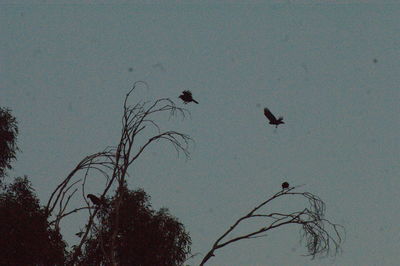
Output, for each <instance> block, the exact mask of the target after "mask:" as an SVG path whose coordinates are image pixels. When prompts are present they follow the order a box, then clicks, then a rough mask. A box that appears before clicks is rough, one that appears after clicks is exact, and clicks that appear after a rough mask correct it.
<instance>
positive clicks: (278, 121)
mask: <svg viewBox="0 0 400 266" xmlns="http://www.w3.org/2000/svg"><path fill="white" fill-rule="evenodd" d="M264 115H265V116H266V117H267V118H268V120H269V123H270V124H271V125H275V128H277V127H278V125H279V124H285V122H283V121H282V120H283V117H282V116H280V117H279V118H278V119H276V117H275V116H274V115H273V114H272V113H271V111H270V110H269V109H268V108H266V107H265V108H264Z"/></svg>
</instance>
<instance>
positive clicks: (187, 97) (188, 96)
mask: <svg viewBox="0 0 400 266" xmlns="http://www.w3.org/2000/svg"><path fill="white" fill-rule="evenodd" d="M179 98H181V99H182V101H183V102H184V103H185V104H187V103H189V102H194V103H197V104H199V102H198V101H196V100H195V99H193V96H192V93H191V92H190V91H183V92H182V94H181V95H180V96H179Z"/></svg>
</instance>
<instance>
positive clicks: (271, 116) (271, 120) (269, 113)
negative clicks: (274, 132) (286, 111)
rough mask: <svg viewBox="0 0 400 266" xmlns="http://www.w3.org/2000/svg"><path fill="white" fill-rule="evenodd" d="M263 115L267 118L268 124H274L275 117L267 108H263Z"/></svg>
mask: <svg viewBox="0 0 400 266" xmlns="http://www.w3.org/2000/svg"><path fill="white" fill-rule="evenodd" d="M264 115H265V116H266V117H267V118H268V120H269V121H270V122H276V117H275V116H274V115H273V114H272V113H271V111H270V110H269V109H268V108H264Z"/></svg>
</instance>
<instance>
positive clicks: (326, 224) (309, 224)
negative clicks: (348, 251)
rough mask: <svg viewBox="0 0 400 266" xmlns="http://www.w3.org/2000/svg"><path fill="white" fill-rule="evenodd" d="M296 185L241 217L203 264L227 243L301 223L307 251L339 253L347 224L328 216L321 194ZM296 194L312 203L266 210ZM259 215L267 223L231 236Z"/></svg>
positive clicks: (322, 253)
mask: <svg viewBox="0 0 400 266" xmlns="http://www.w3.org/2000/svg"><path fill="white" fill-rule="evenodd" d="M296 188H298V187H291V188H289V189H284V190H281V191H279V192H277V193H275V194H274V195H273V196H271V197H270V198H268V199H266V200H265V201H263V202H262V203H260V204H259V205H257V206H255V207H254V208H253V209H252V210H251V211H250V212H249V213H247V214H246V215H244V216H242V217H240V218H239V219H238V220H237V221H236V222H234V223H233V225H232V226H230V227H229V229H228V230H227V231H225V232H224V233H223V234H222V235H221V236H220V237H219V238H218V239H217V240H216V241H215V242H214V244H213V245H212V247H211V249H210V250H209V251H208V252H207V254H206V255H205V256H204V258H203V260H202V261H201V263H200V265H204V264H205V263H206V262H207V261H208V260H209V259H210V258H211V257H213V256H215V254H214V253H215V251H216V250H218V249H220V248H222V247H224V246H227V245H229V244H232V243H234V242H237V241H240V240H243V239H252V238H257V237H265V236H266V234H265V233H266V232H267V231H269V230H272V229H274V228H277V227H281V226H284V225H289V224H298V225H301V232H302V235H301V236H302V240H305V245H306V247H307V250H308V253H307V254H306V255H308V256H311V257H312V258H315V257H316V256H317V255H328V254H330V253H331V252H332V253H334V254H337V253H338V252H339V251H340V245H341V243H342V237H341V233H340V232H339V230H340V229H343V227H342V226H341V225H338V224H334V223H332V222H330V221H329V220H327V219H325V218H324V215H325V203H324V202H323V201H322V200H321V199H320V198H319V197H318V196H316V195H314V194H312V193H310V192H295V191H294V190H295V189H296ZM293 196H294V197H300V198H305V199H306V200H307V202H308V207H307V208H304V209H303V210H301V211H296V212H292V213H280V212H271V213H266V212H265V211H262V208H263V207H265V206H266V205H267V204H268V203H270V202H272V201H274V200H276V199H278V198H283V197H293ZM255 219H264V222H263V224H265V226H262V227H260V228H257V229H254V230H253V231H251V232H250V233H245V234H241V235H239V236H237V237H234V238H231V239H229V240H227V236H228V235H230V233H231V232H233V231H234V230H235V229H236V228H237V227H238V226H239V224H242V223H243V222H245V221H248V220H255Z"/></svg>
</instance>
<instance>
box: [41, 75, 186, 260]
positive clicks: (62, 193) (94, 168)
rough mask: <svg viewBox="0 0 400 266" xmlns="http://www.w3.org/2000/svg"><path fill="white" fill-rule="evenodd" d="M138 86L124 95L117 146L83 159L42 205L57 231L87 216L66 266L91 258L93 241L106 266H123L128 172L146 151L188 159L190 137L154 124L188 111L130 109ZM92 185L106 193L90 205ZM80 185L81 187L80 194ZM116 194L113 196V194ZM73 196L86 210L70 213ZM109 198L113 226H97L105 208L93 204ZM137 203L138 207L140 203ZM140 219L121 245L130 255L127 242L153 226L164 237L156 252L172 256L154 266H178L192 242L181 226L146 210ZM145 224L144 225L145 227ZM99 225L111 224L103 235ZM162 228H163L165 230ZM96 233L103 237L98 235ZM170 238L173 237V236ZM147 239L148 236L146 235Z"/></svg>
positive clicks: (159, 105)
mask: <svg viewBox="0 0 400 266" xmlns="http://www.w3.org/2000/svg"><path fill="white" fill-rule="evenodd" d="M139 83H142V84H145V85H146V86H147V84H146V83H145V82H143V81H138V82H135V83H134V85H133V88H132V89H131V90H130V91H129V92H128V93H127V94H126V97H125V101H124V104H123V115H122V129H121V135H120V140H119V142H118V143H117V145H115V146H111V147H107V148H106V149H104V150H103V151H101V152H98V153H94V154H91V155H88V156H86V157H85V158H83V159H82V160H81V161H80V162H79V163H78V165H77V166H76V167H75V168H74V169H73V170H72V171H71V172H70V173H69V174H68V175H67V177H65V178H64V179H63V180H62V181H61V183H60V184H59V185H58V186H57V187H56V189H55V190H54V191H53V192H52V194H51V196H50V198H49V200H48V203H47V205H46V212H47V213H48V214H49V215H51V216H52V218H53V220H52V221H51V225H52V226H54V227H55V228H59V226H60V223H61V221H62V220H63V219H64V218H65V217H67V216H70V215H73V214H75V213H77V212H80V211H88V220H87V222H86V225H85V227H84V230H83V231H81V232H79V233H78V234H79V236H80V239H79V243H77V244H76V245H74V246H73V249H72V250H71V252H70V253H69V256H68V264H70V265H74V264H76V263H78V262H79V261H80V260H82V259H84V257H83V253H82V251H87V252H88V253H86V254H87V255H90V254H92V253H91V252H92V251H91V250H94V248H93V246H90V245H94V244H93V243H92V242H93V241H97V244H100V247H101V251H102V254H103V255H102V256H103V257H101V259H103V260H101V261H103V262H104V263H106V264H107V265H121V262H120V260H121V259H122V257H120V254H125V253H121V252H122V251H121V247H122V246H123V244H122V242H121V240H120V232H121V230H125V228H120V225H121V222H125V221H129V219H128V218H127V217H129V216H127V215H126V214H121V212H123V211H124V210H126V209H129V208H131V207H129V208H128V207H127V206H129V205H125V202H126V200H124V199H125V197H126V195H125V192H126V191H127V189H126V180H127V178H128V177H129V174H128V172H129V171H128V170H129V167H130V166H131V165H132V164H133V163H134V162H135V161H136V160H137V159H138V158H139V157H140V156H141V155H142V153H143V152H144V151H145V150H147V148H148V147H149V146H150V145H154V144H156V143H159V142H160V141H165V142H167V143H169V144H171V145H172V147H174V148H175V150H176V151H177V153H178V154H179V153H181V152H182V153H183V154H184V155H186V156H187V157H188V156H189V150H188V149H189V142H190V141H191V140H192V139H191V138H190V136H188V135H186V134H183V133H180V132H177V131H174V130H168V129H164V128H163V127H162V126H161V125H159V124H158V123H157V121H156V118H157V117H159V115H162V114H164V113H167V114H169V117H171V116H175V115H177V114H178V115H182V117H185V115H186V114H187V113H188V111H187V110H186V109H184V108H180V107H178V106H176V104H175V103H174V101H172V100H171V99H169V98H161V99H157V100H155V101H139V102H138V103H136V104H134V105H130V104H129V102H128V101H129V99H130V96H132V94H133V92H134V91H135V89H136V87H137V85H138V84H139ZM91 180H95V181H96V183H97V184H98V183H99V181H100V182H102V183H103V184H104V187H103V188H101V190H100V191H99V192H98V193H97V194H96V195H98V197H97V196H95V195H94V194H88V195H90V197H89V199H90V201H89V200H88V198H87V196H86V192H85V191H86V189H87V187H88V183H89V182H90V181H91ZM78 185H81V186H80V188H79V186H78ZM114 188H115V190H114V191H113V189H114ZM77 191H80V192H81V193H82V194H81V195H82V197H83V199H84V200H85V203H86V204H83V205H80V206H78V207H71V206H70V205H72V204H70V203H71V199H72V198H73V197H74V196H76V195H77V193H76V192H77ZM139 194H140V193H139ZM128 195H129V193H128ZM107 196H111V197H112V211H111V212H110V214H109V216H110V217H111V220H108V219H106V218H104V219H102V220H100V223H96V221H95V220H96V217H97V218H98V217H99V216H98V215H101V210H102V208H104V207H105V205H104V204H92V203H91V202H93V200H94V201H95V202H98V203H100V201H97V200H96V198H98V199H99V200H101V199H106V198H107ZM144 198H146V197H144ZM142 201H143V204H146V202H147V200H145V199H143V200H142ZM81 202H82V201H81ZM138 202H141V201H140V200H139V201H138ZM138 212H139V210H138ZM139 213H141V214H142V215H144V213H147V216H146V215H145V216H143V217H142V218H143V219H142V220H141V223H139V224H138V225H137V228H135V231H134V232H128V233H127V235H126V239H125V240H127V241H128V242H127V243H125V244H126V245H127V244H129V245H128V246H129V249H131V247H132V245H133V243H131V242H129V241H133V240H132V239H134V238H130V237H131V236H132V235H134V234H137V233H138V232H139V231H138V230H140V226H144V228H146V226H150V227H151V226H153V227H154V226H156V225H157V226H161V228H158V231H157V232H158V233H161V236H164V240H163V242H160V243H158V247H159V248H160V249H162V248H165V249H166V250H169V251H172V254H170V255H169V256H166V255H165V254H164V255H163V257H162V258H161V257H160V258H159V260H158V261H160V260H166V263H167V262H170V261H175V262H179V261H181V260H182V256H186V254H187V252H188V249H187V248H188V245H189V244H190V238H189V237H188V235H187V234H186V233H185V232H184V230H183V225H182V224H179V223H178V222H176V221H175V219H172V218H171V217H170V215H169V214H168V212H166V210H160V211H158V212H156V213H154V214H151V215H150V214H149V213H150V209H146V208H144V209H143V212H139ZM104 215H105V214H104ZM146 218H147V219H148V220H147V221H146ZM158 220H160V222H159V224H157V223H156V222H155V221H158ZM101 221H103V222H107V221H108V222H109V224H105V225H104V226H105V228H106V229H104V231H102V229H101V228H102V226H103V225H102V223H101ZM173 221H175V222H173ZM137 223H138V222H137ZM154 223H155V224H154ZM178 224H179V226H178ZM162 226H166V228H163V227H162ZM108 230H111V231H108ZM98 231H100V232H103V233H101V234H100V233H99V235H97V232H98ZM162 232H165V234H167V235H164V234H163V233H162ZM172 232H175V233H176V235H174V234H173V233H172ZM124 236H125V235H124ZM98 237H101V238H98ZM106 237H107V238H106ZM146 237H148V236H147V235H146ZM170 237H173V238H172V239H173V240H174V241H175V240H176V241H183V242H182V243H179V244H177V243H175V244H174V245H172V244H171V243H170V241H172V240H171V239H170ZM152 238H154V236H152ZM94 239H95V240H94ZM136 240H137V239H136ZM159 240H160V238H156V239H153V240H151V243H156V242H154V241H159ZM144 241H145V240H143V239H139V242H138V243H139V244H137V245H139V246H140V245H141V244H140V243H141V242H143V243H145V242H144ZM149 241H150V240H149ZM160 241H161V240H160ZM88 245H89V246H88ZM104 245H107V248H104V247H105V246H104ZM86 246H88V248H89V247H90V249H87V248H86ZM180 248H182V250H180ZM143 250H144V249H142V251H143ZM93 252H94V251H93ZM148 252H150V251H148ZM157 256H160V255H157ZM124 259H125V257H124ZM149 259H150V258H149ZM143 263H146V262H143ZM122 264H123V263H122ZM153 265H154V264H153ZM155 265H157V264H155ZM160 265H166V264H160ZM172 265H173V264H172Z"/></svg>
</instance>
